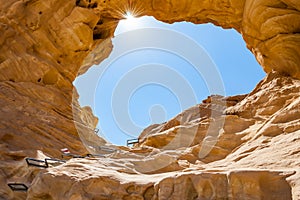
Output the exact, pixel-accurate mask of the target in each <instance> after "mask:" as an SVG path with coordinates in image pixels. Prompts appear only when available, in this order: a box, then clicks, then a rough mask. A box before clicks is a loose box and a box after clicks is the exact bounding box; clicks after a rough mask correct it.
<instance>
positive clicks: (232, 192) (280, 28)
mask: <svg viewBox="0 0 300 200" xmlns="http://www.w3.org/2000/svg"><path fill="white" fill-rule="evenodd" d="M128 10H131V11H134V13H135V14H136V15H138V16H142V15H152V16H154V17H156V18H157V19H159V20H161V21H165V22H168V23H173V22H178V21H190V22H193V23H196V24H200V23H208V22H211V23H214V24H215V25H218V26H222V27H223V28H234V29H236V30H237V31H238V32H240V33H241V34H242V35H243V38H244V40H245V42H246V44H247V47H248V48H249V50H251V51H252V52H253V54H254V55H255V56H256V58H257V60H258V62H259V63H260V64H261V65H262V66H263V68H264V69H265V71H266V72H268V73H271V72H272V71H276V72H277V73H271V74H270V75H269V76H268V77H267V78H266V79H265V80H263V81H262V82H261V83H259V85H258V86H257V87H256V89H255V90H254V91H253V92H252V93H250V94H249V95H248V96H238V97H229V98H221V97H211V98H210V99H208V100H207V101H205V102H203V104H201V105H197V106H195V107H193V108H191V109H189V110H187V111H186V112H184V113H182V114H181V115H179V116H177V117H175V118H174V119H172V120H171V121H169V122H167V123H166V124H162V125H155V126H152V127H150V128H148V129H146V130H145V131H144V132H143V133H142V134H141V136H140V138H141V143H140V144H138V145H137V146H136V147H135V148H133V149H129V148H125V147H118V150H117V151H116V152H114V153H112V154H109V155H107V156H106V157H105V158H101V159H97V158H93V159H91V158H90V159H72V160H70V161H69V162H67V163H66V164H63V165H61V166H58V167H54V168H49V169H36V168H32V167H29V168H28V167H27V166H26V163H25V161H24V158H25V157H35V158H41V159H42V158H45V157H56V158H58V157H60V151H59V150H60V149H61V148H64V147H68V148H69V149H70V150H71V151H72V152H73V153H76V154H85V153H88V151H87V149H86V148H85V147H84V146H83V145H82V143H81V140H85V143H86V144H88V146H90V148H89V147H87V148H88V150H89V151H90V152H93V153H98V152H99V150H97V149H93V145H94V144H102V145H104V144H105V141H104V140H103V139H101V138H98V137H96V136H95V134H94V132H93V129H94V128H95V125H96V123H97V119H96V118H95V117H94V116H93V115H92V113H91V110H90V109H89V108H80V106H79V104H78V102H77V99H78V96H77V94H76V89H75V88H73V85H72V82H73V81H74V79H75V78H76V76H77V75H79V74H82V73H84V72H85V71H86V70H87V69H88V68H89V67H90V66H91V65H92V64H94V63H99V62H101V61H102V60H103V59H104V58H106V57H107V56H108V55H109V53H110V51H111V49H112V44H111V40H110V38H111V37H112V36H113V32H114V30H115V28H116V25H117V23H118V20H120V19H122V18H123V14H125V13H126V11H128ZM299 11H300V3H299V1H298V0H227V1H224V0H216V1H208V0H204V1H201V2H198V1H191V0H180V1H178V0H169V1H165V2H162V1H156V0H151V1H150V0H143V1H142V0H131V1H127V0H104V1H98V0H89V1H86V0H76V1H75V0H74V1H58V0H49V1H41V0H11V1H2V2H1V4H0V31H1V37H0V105H1V108H0V118H1V123H0V138H1V145H0V151H1V158H0V185H1V186H0V198H2V199H25V198H26V197H28V199H43V198H44V199H92V198H95V199H122V198H123V199H126V198H127V199H142V198H144V199H197V198H198V199H222V198H223V199H224V198H229V199H268V198H269V197H270V199H291V198H293V199H300V194H299V191H300V185H299V184H300V182H299V167H298V166H299V162H298V160H299V151H300V150H299V129H300V125H299V124H300V123H299V116H300V115H299V112H300V111H299V80H297V79H299V78H300V68H299V63H300V55H299V52H300V35H299V30H300V24H299V23H300V20H299V18H300V14H299ZM284 75H289V76H290V77H285V76H284ZM224 102H226V104H227V106H228V108H227V109H226V111H225V113H224V115H223V112H216V113H215V114H216V116H212V113H211V112H212V111H210V108H212V109H213V110H218V109H219V108H221V111H222V108H223V104H224ZM220 104H221V107H220ZM214 120H220V121H221V123H223V122H224V127H223V126H222V127H221V128H222V129H220V130H221V132H220V135H219V131H218V136H219V138H218V140H217V141H211V140H210V138H209V137H206V135H205V134H206V132H207V130H208V127H209V126H210V124H211V122H212V121H214ZM237 124H238V125H237ZM213 128H215V129H216V130H217V129H218V127H213ZM212 130H214V129H212ZM184 133H187V134H186V135H187V140H178V141H181V142H176V143H173V146H170V145H168V144H169V143H170V141H171V139H172V138H177V136H180V135H182V134H184ZM189 133H192V135H190V134H189ZM193 134H195V135H193ZM80 138H81V139H80ZM181 138H182V139H184V138H185V137H181ZM203 141H206V142H203ZM214 143H216V145H215V146H214V145H213V146H212V147H211V148H212V149H211V151H209V154H207V155H204V156H203V157H200V158H201V159H199V154H200V153H201V152H203V151H202V150H201V149H206V148H210V147H209V146H210V145H211V144H214ZM165 146H167V148H164V147H165ZM175 149H176V150H175ZM121 158H122V159H121ZM14 181H16V182H25V183H26V184H27V185H30V189H29V191H28V193H21V192H15V193H14V192H12V191H11V190H10V189H9V188H8V186H7V185H6V184H7V183H8V182H14ZM99 188H102V189H99Z"/></svg>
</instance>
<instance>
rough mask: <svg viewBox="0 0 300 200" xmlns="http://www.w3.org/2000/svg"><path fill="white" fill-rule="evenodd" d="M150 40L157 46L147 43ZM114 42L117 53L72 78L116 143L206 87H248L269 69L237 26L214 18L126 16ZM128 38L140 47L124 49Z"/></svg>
mask: <svg viewBox="0 0 300 200" xmlns="http://www.w3.org/2000/svg"><path fill="white" fill-rule="evenodd" d="M145 28H156V29H155V30H152V29H145ZM157 30H158V31H157ZM165 30H168V31H165ZM128 31H129V32H128ZM156 33H157V34H156ZM163 37H165V38H163ZM155 41H158V44H154V43H155ZM147 42H148V44H147V45H148V46H149V44H150V46H151V44H152V43H153V46H151V48H145V45H146V43H147ZM159 42H160V43H164V47H163V48H158V47H160V46H162V45H160V43H159ZM113 44H114V49H113V52H112V53H111V56H110V57H109V58H107V59H106V60H105V61H103V62H102V63H101V64H99V65H97V66H93V67H92V68H90V69H89V71H88V72H87V73H85V74H84V75H82V76H80V77H78V78H77V79H76V80H75V82H74V85H75V86H76V87H77V89H78V92H79V95H80V99H79V101H80V104H81V106H85V105H88V106H91V107H92V109H93V112H94V114H95V115H96V116H97V117H98V118H99V123H98V126H97V127H98V128H99V129H100V134H101V135H102V136H103V137H104V138H105V139H107V140H108V141H109V142H111V143H114V144H118V145H125V144H126V140H127V139H131V138H136V137H138V135H139V133H140V132H141V131H142V130H143V128H146V127H147V126H148V125H150V124H153V123H162V122H164V121H166V120H169V119H170V118H172V117H174V116H175V115H177V114H179V113H180V112H182V111H183V110H185V109H187V108H189V107H191V106H193V105H195V104H197V103H200V102H201V101H202V100H203V99H205V98H206V97H207V96H208V95H211V94H214V93H220V94H222V95H226V96H230V95H237V94H245V93H249V92H250V91H251V90H252V89H253V88H254V87H255V85H256V84H257V83H258V81H260V80H261V79H262V78H263V77H264V76H265V73H264V72H263V70H262V67H261V66H259V65H258V63H257V62H256V60H255V57H254V56H253V55H252V54H251V52H250V51H249V50H248V49H246V46H245V43H244V41H243V39H242V37H241V35H240V34H239V33H237V32H236V31H235V30H232V29H230V30H224V29H222V28H220V27H216V26H214V25H212V24H204V25H195V24H191V23H186V22H181V23H174V24H165V23H162V22H159V21H157V20H155V19H154V18H153V17H142V18H137V19H130V20H122V21H120V23H119V25H118V27H117V29H116V31H115V38H114V39H113ZM129 44H130V45H131V46H132V45H135V46H134V50H133V51H123V50H124V49H126V47H128V46H130V45H129ZM195 44H196V45H195ZM148 46H147V47H148ZM154 47H155V48H154ZM201 49H202V50H201ZM124 52H125V53H124ZM192 59H194V60H195V59H196V60H197V61H196V62H193V61H191V60H192ZM195 65H197V67H195ZM197 69H198V71H197ZM199 71H200V73H199ZM220 81H221V82H222V85H220ZM214 84H215V85H214ZM212 85H213V86H212Z"/></svg>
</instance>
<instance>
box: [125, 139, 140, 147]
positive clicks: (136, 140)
mask: <svg viewBox="0 0 300 200" xmlns="http://www.w3.org/2000/svg"><path fill="white" fill-rule="evenodd" d="M137 143H139V138H137V139H129V140H127V146H129V145H133V144H137Z"/></svg>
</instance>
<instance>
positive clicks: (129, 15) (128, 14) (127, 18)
mask: <svg viewBox="0 0 300 200" xmlns="http://www.w3.org/2000/svg"><path fill="white" fill-rule="evenodd" d="M124 18H125V21H126V23H128V24H134V23H135V22H136V19H137V18H136V17H135V16H134V14H133V13H132V12H130V11H127V12H126V13H125V15H124Z"/></svg>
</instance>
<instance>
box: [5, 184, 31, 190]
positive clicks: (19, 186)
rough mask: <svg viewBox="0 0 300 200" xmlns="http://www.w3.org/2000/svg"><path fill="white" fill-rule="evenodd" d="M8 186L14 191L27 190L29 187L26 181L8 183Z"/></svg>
mask: <svg viewBox="0 0 300 200" xmlns="http://www.w3.org/2000/svg"><path fill="white" fill-rule="evenodd" d="M7 185H8V187H10V189H11V190H12V191H27V190H28V187H27V186H26V185H25V184H24V183H8V184H7Z"/></svg>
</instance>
